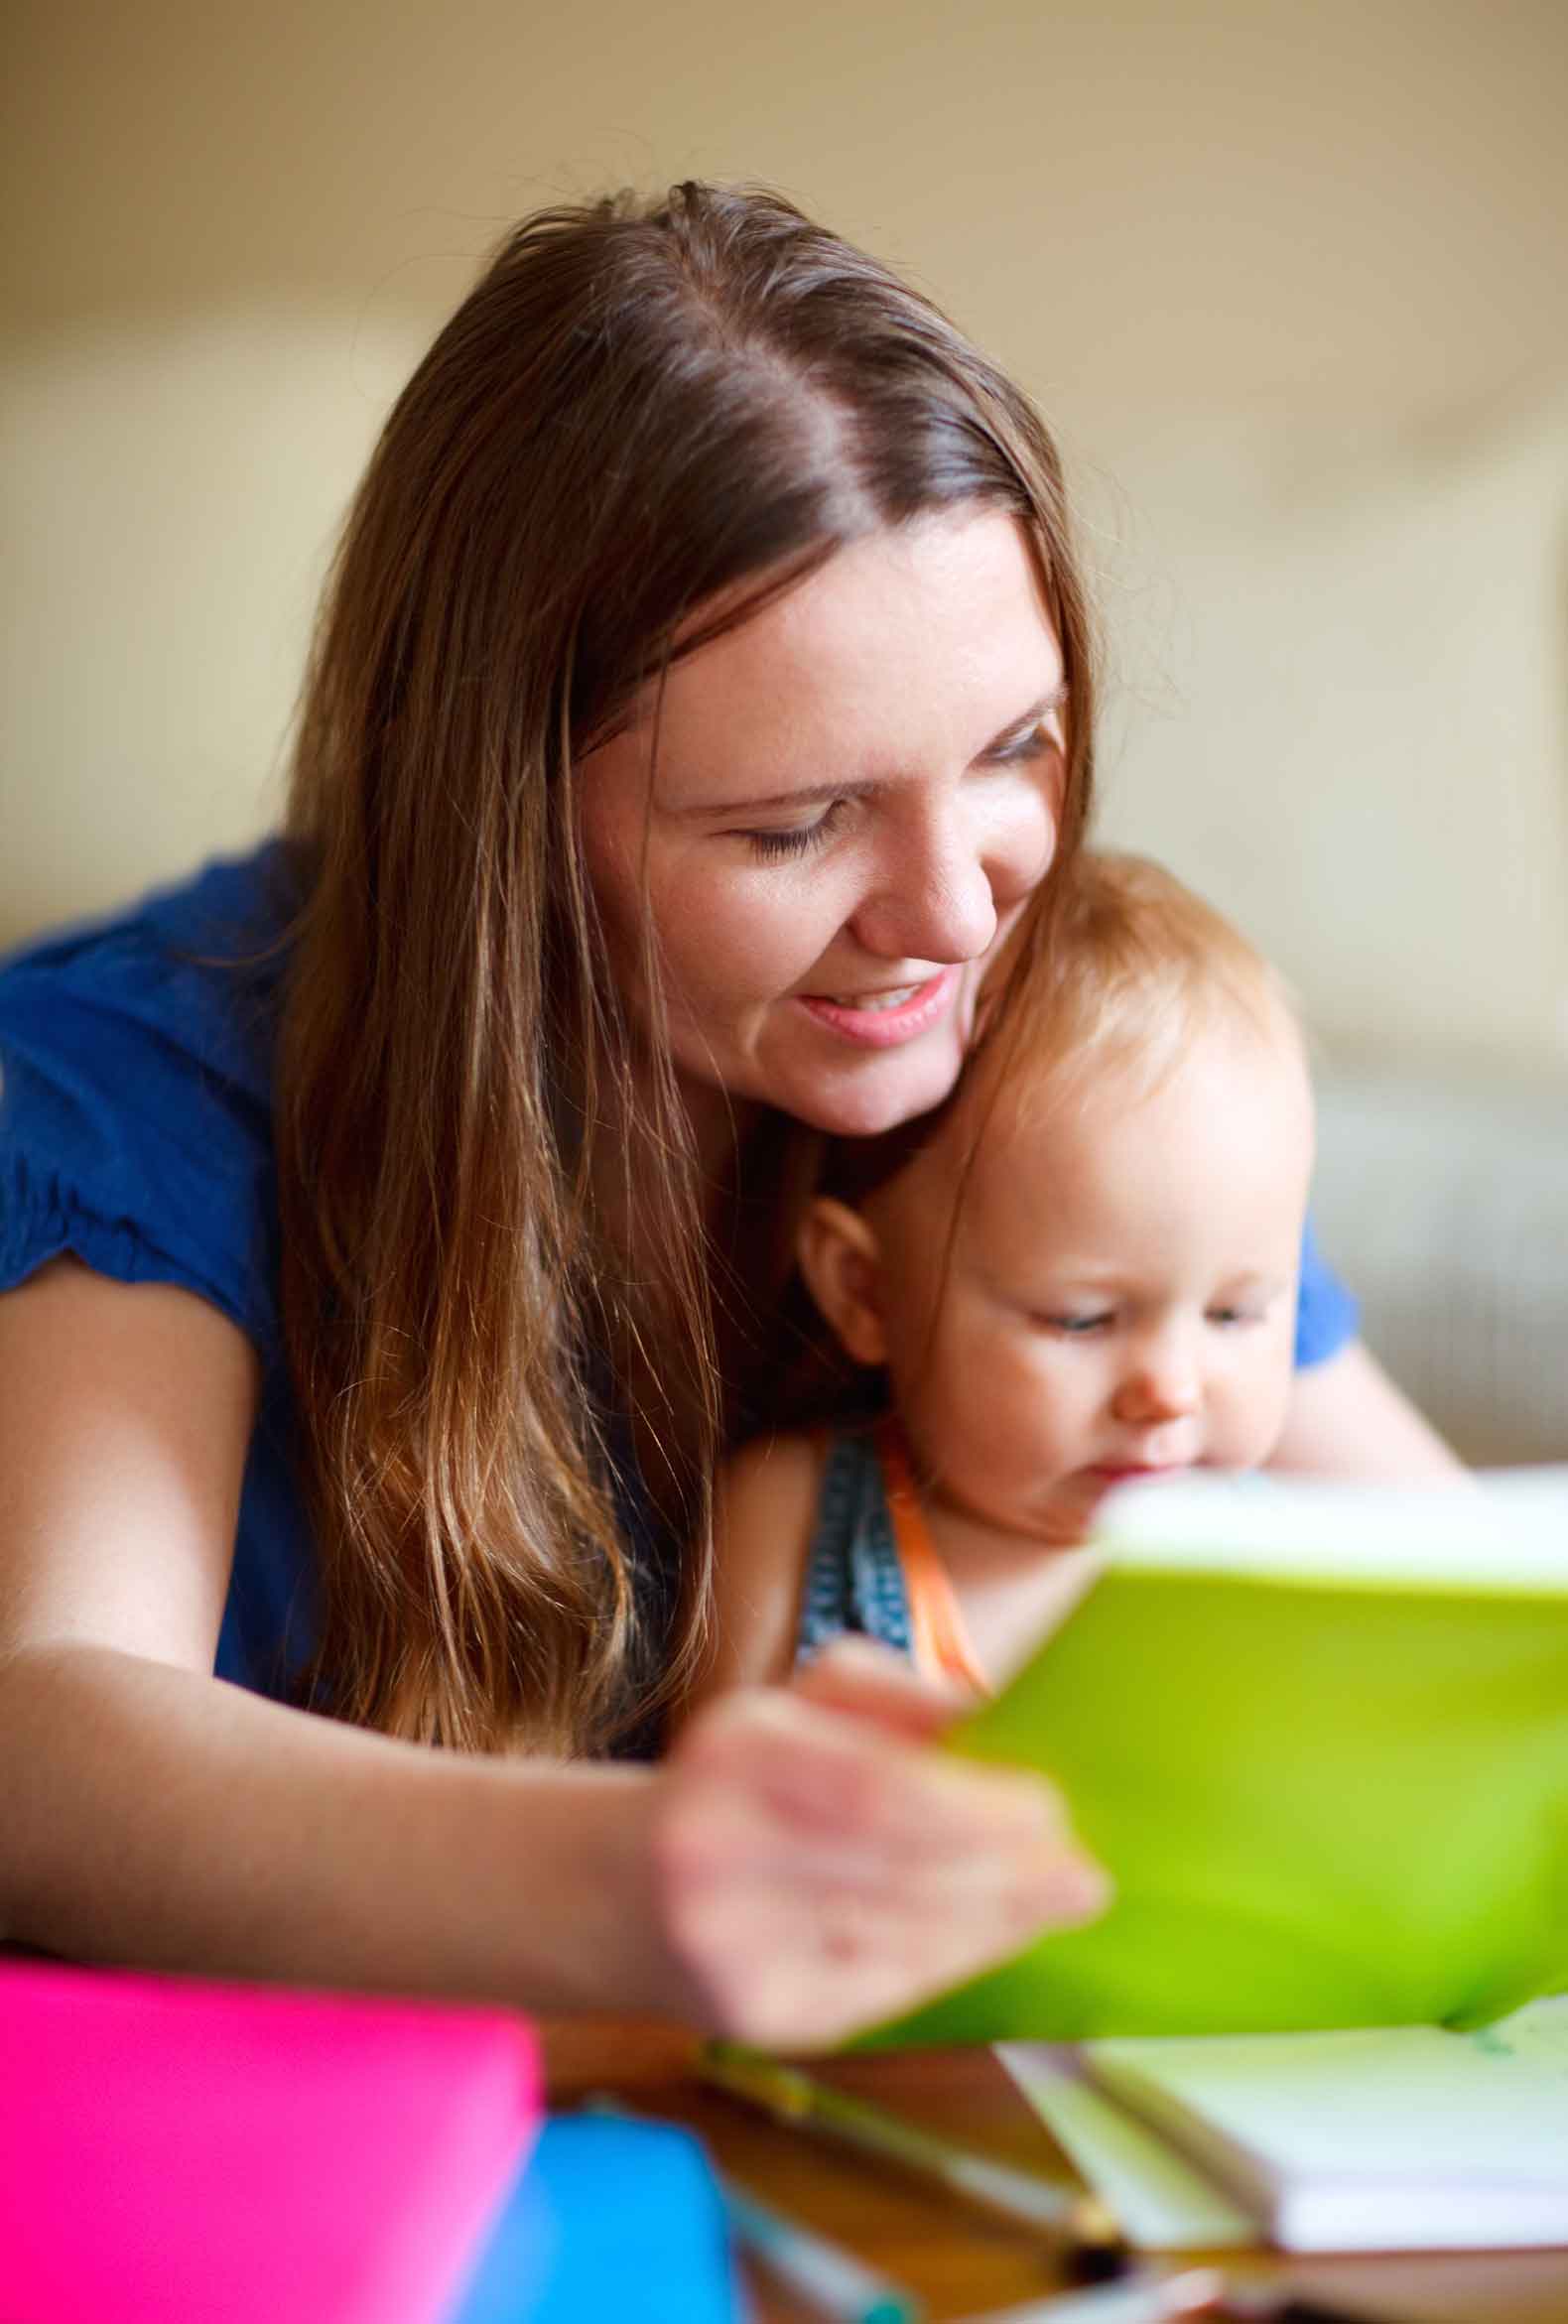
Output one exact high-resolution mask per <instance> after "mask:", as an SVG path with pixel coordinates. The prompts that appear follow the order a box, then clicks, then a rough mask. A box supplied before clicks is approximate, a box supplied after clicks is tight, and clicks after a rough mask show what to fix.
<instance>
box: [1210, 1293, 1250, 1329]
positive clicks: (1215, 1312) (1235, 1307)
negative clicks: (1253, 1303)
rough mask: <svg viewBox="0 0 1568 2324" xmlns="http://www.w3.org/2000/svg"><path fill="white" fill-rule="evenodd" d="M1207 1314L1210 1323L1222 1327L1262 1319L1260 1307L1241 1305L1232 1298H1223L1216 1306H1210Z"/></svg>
mask: <svg viewBox="0 0 1568 2324" xmlns="http://www.w3.org/2000/svg"><path fill="white" fill-rule="evenodd" d="M1208 1314H1209V1321H1210V1323H1211V1324H1219V1325H1221V1326H1222V1327H1225V1326H1229V1325H1232V1324H1257V1323H1261V1322H1262V1320H1263V1317H1262V1310H1261V1308H1257V1307H1247V1306H1242V1305H1241V1304H1240V1303H1238V1302H1237V1301H1234V1300H1223V1301H1222V1302H1221V1303H1220V1305H1219V1306H1218V1307H1211V1308H1210V1309H1209V1311H1208Z"/></svg>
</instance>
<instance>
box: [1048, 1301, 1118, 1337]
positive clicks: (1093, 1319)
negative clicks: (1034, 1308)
mask: <svg viewBox="0 0 1568 2324" xmlns="http://www.w3.org/2000/svg"><path fill="white" fill-rule="evenodd" d="M1035 1320H1036V1321H1037V1322H1038V1323H1041V1324H1043V1325H1044V1326H1045V1328H1046V1330H1047V1331H1048V1332H1060V1333H1061V1334H1062V1335H1063V1337H1064V1338H1065V1339H1069V1340H1085V1339H1088V1338H1089V1337H1090V1335H1091V1334H1092V1333H1095V1332H1105V1331H1109V1330H1110V1328H1111V1325H1112V1324H1113V1323H1114V1322H1115V1320H1116V1319H1115V1313H1114V1310H1113V1309H1111V1308H1109V1307H1106V1308H1094V1309H1085V1310H1083V1311H1082V1312H1081V1313H1078V1314H1067V1315H1042V1316H1039V1317H1037V1318H1036V1319H1035Z"/></svg>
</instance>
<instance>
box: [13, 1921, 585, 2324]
mask: <svg viewBox="0 0 1568 2324" xmlns="http://www.w3.org/2000/svg"><path fill="white" fill-rule="evenodd" d="M540 2110H541V2088H540V2072H539V2057H538V2051H537V2048H536V2045H535V2042H534V2038H533V2035H532V2033H531V2032H530V2030H529V2028H528V2026H527V2025H526V2024H525V2023H524V2022H523V2020H522V2019H521V2018H518V2017H515V2016H512V2015H510V2014H508V2013H507V2012H505V2011H502V2010H498V2009H475V2008H445V2007H439V2006H435V2005H431V2004H426V2003H410V2002H403V2001H369V2000H363V1999H359V1998H349V1997H346V1996H340V1995H333V1994H315V1993H309V1994H307V1993H291V1992H284V1991H281V1990H272V1989H267V1988H259V1987H243V1986H219V1985H205V1984H197V1983H193V1982H187V1981H185V1980H176V1979H172V1978H151V1977H140V1976H130V1975H127V1974H125V1973H123V1972H120V1971H115V1970H84V1969H65V1968H57V1967H55V1966H53V1965H47V1966H46V1965H40V1964H35V1963H32V1962H16V1963H0V2314H3V2315H4V2317H5V2320H6V2324H106V2319H108V2318H111V2317H112V2318H113V2319H114V2324H153V2320H154V2319H156V2320H157V2324H204V2320H206V2319H211V2320H212V2324H278V2319H279V2318H281V2317H288V2318H294V2319H298V2320H299V2324H437V2320H438V2319H440V2318H444V2317H446V2316H447V2315H448V2314H449V2313H450V2312H451V2310H452V2308H453V2307H454V2305H455V2304H456V2302H457V2297H458V2295H459V2294H460V2292H461V2289H462V2286H463V2283H464V2280H465V2278H466V2276H467V2273H468V2270H469V2268H470V2266H471V2265H472V2262H473V2260H474V2259H475V2258H476V2256H477V2254H478V2252H479V2250H480V2248H481V2245H482V2242H483V2239H484V2236H485V2233H486V2230H487V2229H488V2227H489V2226H490V2224H491V2222H492V2220H493V2219H494V2218H495V2216H496V2214H497V2212H498V2210H499V2207H500V2205H501V2203H502V2201H503V2199H504V2197H505V2195H506V2193H507V2191H508V2189H509V2188H510V2186H511V2184H512V2182H513V2180H514V2179H515V2177H516V2175H517V2170H518V2167H519V2165H520V2163H521V2162H522V2160H523V2157H524V2154H525V2153H526V2151H527V2148H528V2145H529V2143H530V2141H531V2139H532V2137H533V2134H534V2131H535V2130H536V2129H537V2127H538V2123H539V2119H540Z"/></svg>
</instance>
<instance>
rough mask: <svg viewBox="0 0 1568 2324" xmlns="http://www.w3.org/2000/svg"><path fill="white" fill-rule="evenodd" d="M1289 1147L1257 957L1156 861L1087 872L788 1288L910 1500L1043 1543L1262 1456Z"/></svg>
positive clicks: (1288, 1349) (1290, 1239)
mask: <svg viewBox="0 0 1568 2324" xmlns="http://www.w3.org/2000/svg"><path fill="white" fill-rule="evenodd" d="M1312 1145H1313V1112H1312V1093H1311V1086H1310V1082H1309V1079H1308V1074H1307V1067H1306V1059H1305V1054H1304V1050H1303V1045H1302V1039H1301V1034H1300V1031H1299V1028H1298V1026H1297V1022H1296V1018H1295V1015H1294V1012H1293V1010H1292V1008H1291V1005H1290V1002H1289V999H1288V997H1287V995H1286V993H1285V990H1284V987H1283V985H1282V984H1281V982H1280V980H1279V978H1278V976H1277V975H1276V974H1275V972H1274V970H1273V969H1272V968H1270V967H1269V965H1268V963H1267V962H1266V961H1264V960H1263V959H1261V958H1260V956H1259V955H1258V954H1257V953H1255V952H1254V951H1253V950H1252V948H1251V947H1250V946H1249V945H1248V944H1247V943H1245V941H1244V940H1243V939H1242V938H1241V936H1239V935H1238V934H1237V932H1236V930H1235V929H1233V928H1231V927H1230V926H1229V925H1228V924H1227V923H1226V922H1225V921H1224V920H1222V919H1221V918H1220V917H1219V916H1218V914H1216V913H1214V912H1212V911H1211V910H1210V909H1209V907H1208V906H1207V905H1206V904H1203V903H1201V902H1200V901H1199V900H1198V898H1197V897H1195V896H1193V895H1191V894H1190V893H1189V892H1188V891H1187V890H1186V889H1185V888H1183V887H1182V886H1181V885H1180V883H1179V882H1178V881H1177V880H1175V879H1173V878H1172V877H1171V876H1170V874H1169V873H1168V872H1165V871H1162V870H1161V869H1160V868H1159V867H1158V866H1157V865H1155V864H1153V863H1148V862H1145V861H1143V860H1141V859H1140V858H1138V857H1135V856H1126V855H1107V854H1086V855H1085V856H1084V857H1083V858H1082V860H1081V862H1080V864H1079V865H1078V866H1076V867H1075V869H1074V871H1073V872H1072V874H1071V875H1070V881H1069V885H1068V889H1067V892H1066V893H1065V894H1064V895H1063V897H1062V899H1061V912H1060V918H1059V921H1058V924H1057V933H1056V938H1055V942H1054V944H1053V946H1052V949H1051V951H1050V953H1049V955H1048V956H1043V957H1042V958H1041V959H1040V960H1039V961H1038V962H1034V963H1031V964H1030V965H1029V966H1028V967H1027V968H1023V969H1021V970H1020V972H1019V973H1017V974H1015V975H1014V977H1013V978H1012V980H1011V982H1010V984H1009V985H1008V987H1007V990H1006V997H1005V1000H1004V1002H1003V1004H1002V1006H1001V1008H1000V1009H999V1011H998V1013H997V1015H996V1018H995V1020H994V1021H993V1022H992V1023H991V1024H989V1025H988V1026H987V1028H986V1032H985V1037H984V1040H983V1042H982V1043H981V1044H980V1047H979V1049H978V1050H977V1052H976V1053H975V1055H974V1057H973V1059H972V1062H971V1064H970V1066H969V1067H968V1068H967V1069H966V1072H965V1075H964V1079H963V1082H962V1084H961V1086H960V1089H959V1091H958V1094H957V1096H956V1097H955V1098H954V1099H953V1100H952V1102H951V1103H950V1105H949V1106H948V1107H947V1108H946V1109H945V1110H944V1112H943V1114H942V1116H941V1118H940V1120H939V1121H938V1122H937V1123H936V1125H935V1127H934V1128H933V1130H932V1131H931V1134H930V1135H929V1136H928V1137H926V1138H925V1139H924V1141H923V1142H922V1143H920V1144H919V1145H918V1147H916V1148H915V1150H914V1151H913V1152H912V1154H910V1155H909V1157H908V1158H907V1159H904V1160H902V1161H900V1162H899V1163H898V1164H897V1166H896V1167H894V1168H893V1169H892V1170H891V1172H890V1174H888V1175H886V1176H884V1177H882V1178H881V1179H880V1180H879V1181H877V1182H875V1183H874V1184H872V1185H871V1186H870V1191H857V1188H856V1184H855V1181H854V1179H852V1178H850V1179H847V1180H846V1181H845V1186H844V1191H845V1193H846V1195H847V1196H848V1198H849V1199H839V1198H838V1197H837V1196H823V1197H820V1198H819V1199H818V1200H817V1201H816V1202H815V1203H814V1204H813V1205H812V1208H811V1210H810V1212H809V1214H808V1216H807V1219H806V1221H805V1224H804V1226H803V1227H802V1230H801V1238H800V1261H801V1268H802V1272H803V1274H804V1275H805V1278H806V1281H807V1283H808V1285H809V1287H810V1289H811V1291H812V1294H813V1296H814V1297H815V1299H816V1301H817V1304H818V1306H819V1307H820V1308H821V1309H822V1312H823V1314H824V1316H825V1317H826V1318H827V1320H828V1322H829V1324H830V1325H831V1326H832V1328H833V1330H834V1332H835V1333H836V1335H837V1337H838V1339H839V1341H840V1343H841V1345H842V1346H843V1348H844V1350H845V1352H846V1353H847V1354H848V1355H849V1356H850V1358H851V1359H852V1360H853V1361H855V1362H856V1363H860V1364H867V1365H882V1366H885V1367H886V1370H887V1374H888V1380H889V1385H890V1388H891V1393H892V1400H893V1403H894V1406H895V1408H896V1409H897V1410H898V1412H899V1413H900V1415H901V1417H902V1419H903V1422H904V1425H905V1429H906V1431H907V1434H908V1436H909V1440H910V1444H911V1447H912V1450H913V1453H914V1457H915V1462H916V1466H917V1469H918V1470H919V1472H920V1473H921V1474H922V1476H923V1477H924V1478H925V1479H926V1480H927V1482H928V1484H929V1486H930V1489H931V1491H932V1493H933V1494H934V1496H935V1497H936V1498H938V1499H939V1500H941V1501H943V1502H946V1503H948V1504H950V1505H951V1506H952V1507H954V1508H955V1509H957V1510H960V1511H963V1512H966V1513H968V1514H970V1515H972V1516H974V1517H976V1518H979V1519H980V1520H982V1521H983V1522H986V1523H989V1524H991V1525H994V1526H999V1527H1001V1528H1003V1529H1005V1530H1007V1531H1010V1532H1017V1533H1022V1534H1027V1535H1032V1536H1035V1537H1037V1538H1039V1539H1041V1540H1043V1541H1047V1542H1052V1543H1066V1542H1070V1541H1074V1540H1077V1539H1079V1538H1080V1537H1081V1535H1082V1533H1083V1530H1084V1527H1085V1525H1086V1523H1087V1521H1088V1518H1089V1516H1090V1514H1091V1512H1092V1511H1093V1509H1094V1506H1095V1503H1096V1502H1097V1501H1098V1500H1099V1499H1100V1497H1101V1496H1102V1494H1104V1493H1105V1492H1106V1491H1107V1490H1108V1489H1109V1487H1110V1486H1111V1485H1113V1484H1115V1483H1117V1482H1119V1481H1121V1480H1122V1479H1124V1478H1128V1477H1131V1476H1135V1475H1143V1474H1147V1473H1150V1472H1159V1473H1169V1472H1178V1471H1181V1470H1184V1469H1189V1468H1193V1467H1207V1468H1220V1469H1247V1468H1252V1467H1254V1466H1256V1465H1257V1464H1258V1463H1260V1462H1261V1461H1263V1460H1265V1459H1266V1458H1267V1456H1268V1454H1269V1453H1270V1452H1271V1451H1272V1449H1273V1447H1274V1445H1275V1443H1276V1442H1277V1440H1278V1437H1279V1434H1280V1430H1281V1428H1282V1426H1283V1422H1284V1416H1285V1406H1286V1401H1287V1398H1288V1395H1289V1392H1290V1381H1291V1370H1292V1362H1293V1356H1294V1340H1295V1318H1296V1287H1297V1272H1298V1268H1299V1264H1300V1251H1301V1234H1302V1227H1303V1223H1304V1220H1305V1216H1306V1207H1307V1184H1308V1179H1309V1176H1310V1173H1311V1168H1312ZM847 1159H848V1162H849V1167H850V1168H851V1169H854V1168H855V1167H856V1158H855V1157H854V1156H853V1155H852V1154H850V1155H849V1156H848V1158H847ZM866 1159H867V1157H865V1156H864V1155H863V1154H862V1155H861V1156H860V1157H859V1159H858V1168H859V1170H860V1173H861V1181H862V1184H863V1183H864V1181H865V1180H866V1179H867V1178H870V1179H874V1176H875V1159H874V1157H870V1158H869V1159H870V1160H871V1170H870V1172H869V1173H867V1172H866V1171H865V1168H864V1165H865V1161H866Z"/></svg>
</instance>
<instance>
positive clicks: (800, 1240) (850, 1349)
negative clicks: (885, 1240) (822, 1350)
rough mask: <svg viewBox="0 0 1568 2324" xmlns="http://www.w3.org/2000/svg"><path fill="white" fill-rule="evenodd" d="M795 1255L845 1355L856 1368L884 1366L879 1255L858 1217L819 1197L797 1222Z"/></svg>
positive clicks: (884, 1333) (812, 1293) (873, 1235)
mask: <svg viewBox="0 0 1568 2324" xmlns="http://www.w3.org/2000/svg"><path fill="white" fill-rule="evenodd" d="M795 1256H796V1258H797V1259H798V1260H799V1261H800V1271H801V1273H802V1274H803V1275H804V1276H805V1278H806V1286H807V1289H808V1290H809V1291H810V1293H811V1295H812V1297H813V1299H815V1301H816V1302H817V1305H818V1306H819V1307H820V1308H821V1309H822V1312H823V1315H824V1316H825V1318H826V1319H827V1321H828V1322H829V1323H830V1324H831V1325H832V1326H833V1329H834V1331H835V1332H836V1333H837V1335H838V1338H839V1343H840V1345H841V1347H842V1348H843V1349H844V1352H845V1354H846V1355H847V1356H852V1357H853V1359H854V1361H855V1362H856V1363H885V1362H886V1361H887V1335H886V1332H885V1330H884V1327H883V1322H882V1254H881V1250H880V1248H879V1246H878V1244H877V1240H876V1236H875V1234H874V1233H873V1231H872V1229H871V1228H870V1227H868V1226H867V1224H866V1222H865V1221H864V1220H863V1219H862V1218H861V1216H860V1214H859V1212H858V1211H851V1210H850V1209H849V1205H848V1204H847V1203H836V1202H834V1201H832V1200H831V1199H830V1198H829V1197H828V1196H827V1195H819V1196H818V1197H817V1198H816V1200H815V1201H814V1202H813V1203H812V1205H811V1207H810V1209H809V1210H808V1211H807V1213H806V1216H805V1218H804V1219H803V1220H802V1222H801V1227H800V1233H799V1235H798V1236H797V1238H796V1242H795Z"/></svg>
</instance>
